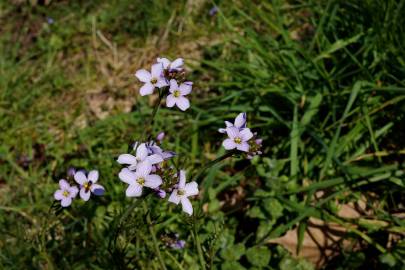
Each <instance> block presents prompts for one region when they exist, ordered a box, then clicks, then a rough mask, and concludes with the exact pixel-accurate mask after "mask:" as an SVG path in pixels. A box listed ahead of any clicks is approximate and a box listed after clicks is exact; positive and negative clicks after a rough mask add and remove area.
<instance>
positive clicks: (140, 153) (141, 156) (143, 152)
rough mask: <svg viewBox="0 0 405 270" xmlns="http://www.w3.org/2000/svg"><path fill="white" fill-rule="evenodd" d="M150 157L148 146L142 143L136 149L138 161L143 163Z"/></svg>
mask: <svg viewBox="0 0 405 270" xmlns="http://www.w3.org/2000/svg"><path fill="white" fill-rule="evenodd" d="M147 156H148V148H146V144H145V143H142V144H141V145H139V146H138V148H137V149H136V158H137V160H138V161H143V160H145V158H146V157H147Z"/></svg>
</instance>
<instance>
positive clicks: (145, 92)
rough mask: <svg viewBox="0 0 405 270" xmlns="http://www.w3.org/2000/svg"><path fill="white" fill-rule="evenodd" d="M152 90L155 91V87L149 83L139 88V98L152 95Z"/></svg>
mask: <svg viewBox="0 0 405 270" xmlns="http://www.w3.org/2000/svg"><path fill="white" fill-rule="evenodd" d="M153 90H155V86H154V85H153V84H151V83H150V82H147V83H145V84H144V85H143V86H142V87H141V89H140V90H139V93H140V94H141V96H147V95H150V94H152V93H153Z"/></svg>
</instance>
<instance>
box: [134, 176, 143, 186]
mask: <svg viewBox="0 0 405 270" xmlns="http://www.w3.org/2000/svg"><path fill="white" fill-rule="evenodd" d="M136 182H137V183H138V184H140V185H141V186H143V185H144V184H145V178H143V177H139V178H138V179H136Z"/></svg>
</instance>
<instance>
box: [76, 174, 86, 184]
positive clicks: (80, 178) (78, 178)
mask: <svg viewBox="0 0 405 270" xmlns="http://www.w3.org/2000/svg"><path fill="white" fill-rule="evenodd" d="M73 178H74V179H75V181H76V182H77V183H78V184H79V185H83V184H84V183H85V182H87V177H86V175H85V174H84V173H83V172H82V171H78V172H76V173H75V175H74V177H73Z"/></svg>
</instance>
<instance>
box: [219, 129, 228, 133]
mask: <svg viewBox="0 0 405 270" xmlns="http://www.w3.org/2000/svg"><path fill="white" fill-rule="evenodd" d="M218 132H219V133H226V129H225V128H220V129H218Z"/></svg>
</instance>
